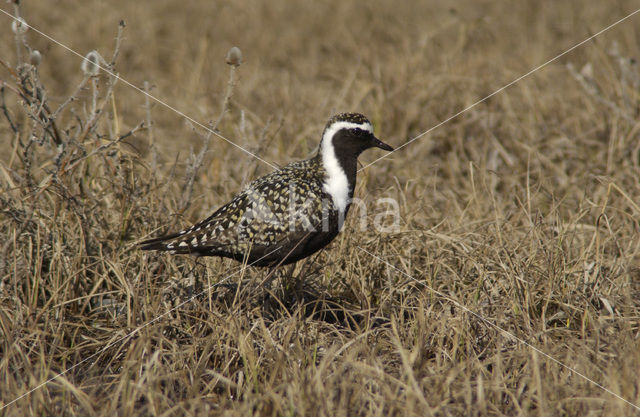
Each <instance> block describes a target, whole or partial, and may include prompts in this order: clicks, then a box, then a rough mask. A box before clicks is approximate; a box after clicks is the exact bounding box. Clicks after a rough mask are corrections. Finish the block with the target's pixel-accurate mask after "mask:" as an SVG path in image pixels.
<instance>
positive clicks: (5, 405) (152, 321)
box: [0, 247, 281, 411]
mask: <svg viewBox="0 0 640 417" xmlns="http://www.w3.org/2000/svg"><path fill="white" fill-rule="evenodd" d="M280 248H281V247H278V248H276V249H274V250H272V251H271V252H269V253H267V254H265V255H263V256H261V257H260V258H258V259H256V260H255V261H253V262H251V263H249V264H246V265H242V266H240V267H239V268H238V270H237V271H235V272H233V273H231V274H229V275H227V276H226V277H224V278H223V279H222V280H220V281H219V282H217V283H215V284H213V285H210V286H208V287H207V288H205V289H204V290H202V291H200V292H199V293H198V294H196V295H194V296H192V297H191V298H189V299H187V300H185V301H183V302H181V303H180V304H178V305H177V306H175V307H173V308H172V309H170V310H167V311H165V312H164V313H162V314H160V315H159V316H158V317H155V318H154V319H152V320H150V321H148V322H146V323H145V324H143V325H142V326H140V327H138V328H136V329H134V330H132V331H131V332H129V333H127V334H126V335H124V336H122V337H121V338H119V339H118V340H116V341H114V342H111V343H109V344H108V345H107V346H105V347H103V348H102V349H100V350H99V351H97V352H96V353H94V354H92V355H90V356H88V357H86V358H84V359H83V360H81V361H80V362H78V363H76V364H74V365H72V366H71V367H69V368H67V369H65V370H64V371H62V372H60V373H58V374H56V375H54V376H52V377H51V378H49V379H47V380H46V381H44V382H42V383H40V384H39V385H37V386H35V387H34V388H31V389H30V390H29V391H27V392H25V393H24V394H22V395H20V396H19V397H18V398H15V399H13V400H11V401H10V402H8V403H6V404H4V405H3V406H2V407H0V411H2V410H4V409H5V408H7V407H9V406H10V405H11V404H13V403H15V402H16V401H19V400H20V399H22V398H24V397H26V396H27V395H29V394H31V393H32V392H34V391H37V390H38V389H40V388H42V387H44V386H45V385H47V384H48V383H49V382H51V381H53V380H54V379H57V378H59V377H61V376H62V375H64V374H66V373H67V372H69V371H71V370H73V369H74V368H76V367H77V366H80V365H82V364H83V363H85V362H86V361H88V360H89V359H91V358H93V357H95V356H97V355H99V354H101V353H103V352H104V351H106V350H107V349H109V348H110V347H112V346H113V345H115V344H116V343H120V342H122V341H123V340H125V339H128V338H130V337H131V336H133V335H134V334H136V333H138V332H139V331H140V330H142V329H144V328H145V327H147V326H148V325H150V324H153V323H155V322H156V321H158V320H160V319H161V318H162V317H164V316H166V315H167V314H169V313H171V312H172V311H174V310H177V309H178V308H180V307H182V306H183V305H185V304H187V303H190V302H191V301H193V300H194V299H196V298H198V297H200V296H201V295H202V294H204V293H206V292H207V291H209V290H210V289H211V288H213V287H215V286H218V285H220V284H222V283H224V282H225V281H227V280H228V279H229V278H231V277H232V276H234V275H236V274H237V273H239V272H242V271H243V270H244V269H246V267H247V266H252V265H253V264H255V263H257V262H260V260H262V259H263V258H265V257H267V256H269V255H270V254H272V253H273V252H275V251H277V250H279V249H280Z"/></svg>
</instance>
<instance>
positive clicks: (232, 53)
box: [226, 46, 242, 67]
mask: <svg viewBox="0 0 640 417" xmlns="http://www.w3.org/2000/svg"><path fill="white" fill-rule="evenodd" d="M226 61H227V64H228V65H231V66H234V67H238V66H240V64H242V51H241V50H240V48H238V47H237V46H232V47H231V49H229V52H227V57H226Z"/></svg>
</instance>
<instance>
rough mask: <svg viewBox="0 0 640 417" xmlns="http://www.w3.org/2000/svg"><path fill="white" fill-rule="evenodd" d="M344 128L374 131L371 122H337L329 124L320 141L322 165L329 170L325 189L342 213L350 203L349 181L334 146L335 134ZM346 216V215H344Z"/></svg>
mask: <svg viewBox="0 0 640 417" xmlns="http://www.w3.org/2000/svg"><path fill="white" fill-rule="evenodd" d="M342 129H362V130H365V131H367V132H369V133H373V126H371V123H368V122H367V123H353V122H344V121H341V122H335V123H332V124H331V125H329V126H327V128H326V129H325V130H324V133H323V134H322V141H321V142H320V153H321V154H322V165H323V166H324V169H325V170H326V171H327V178H326V180H325V183H324V190H325V191H326V192H327V193H329V195H331V198H332V199H333V203H334V204H335V205H336V207H337V208H338V210H339V211H340V213H341V214H342V215H344V212H345V210H346V208H347V205H348V203H349V181H348V180H347V174H345V172H344V169H342V166H340V162H338V158H337V157H336V152H335V149H334V148H333V136H334V135H335V134H336V133H337V132H338V131H340V130H342ZM343 218H344V217H343Z"/></svg>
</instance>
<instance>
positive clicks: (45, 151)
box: [0, 0, 640, 416]
mask: <svg viewBox="0 0 640 417" xmlns="http://www.w3.org/2000/svg"><path fill="white" fill-rule="evenodd" d="M23 3H24V4H23V10H22V14H23V16H24V17H25V19H26V20H27V22H29V23H30V24H32V25H34V26H35V27H36V28H38V29H40V30H42V31H43V32H45V33H47V34H49V35H50V36H52V37H53V38H55V39H57V40H59V41H60V42H62V43H64V44H66V45H68V46H69V47H71V48H73V49H75V50H78V51H80V52H81V53H83V54H85V53H86V52H88V51H90V50H92V49H96V50H98V51H99V52H100V53H101V54H102V56H103V57H105V59H107V61H109V60H110V57H111V55H112V53H113V49H114V37H115V36H116V33H117V30H118V21H119V20H120V19H124V20H125V21H126V22H127V27H126V28H125V29H124V36H123V37H122V46H121V48H120V51H119V56H118V57H117V60H116V62H115V66H114V69H115V70H116V71H117V72H118V73H119V74H120V75H121V76H122V77H123V78H125V79H126V80H129V81H131V82H132V83H133V84H135V85H137V86H139V87H143V85H144V83H145V81H148V85H149V89H150V91H151V93H152V94H154V95H157V97H159V98H161V99H162V100H164V101H166V102H167V103H169V104H170V105H172V106H174V107H176V108H178V109H180V110H181V111H183V112H184V113H185V114H187V115H189V116H191V117H193V118H194V119H196V120H199V121H203V123H206V121H208V120H216V119H217V117H218V115H219V114H220V112H221V103H222V101H223V99H224V94H225V91H226V83H227V79H228V76H229V74H228V71H229V68H228V67H227V66H226V65H225V64H224V56H225V53H226V51H227V50H228V48H229V47H230V46H232V45H238V46H239V47H240V48H241V49H242V51H243V53H244V57H245V62H244V63H243V65H242V66H241V67H240V68H239V69H238V75H239V80H238V84H237V86H236V87H235V90H234V96H233V97H232V99H231V101H230V107H229V109H228V112H226V113H225V114H224V117H223V118H222V121H221V123H220V125H219V130H220V132H221V133H222V134H223V135H224V136H225V137H228V138H229V139H232V140H234V141H236V142H237V143H238V144H240V145H242V146H245V147H247V148H248V149H249V150H251V151H252V152H255V153H257V154H258V155H259V156H260V157H261V158H264V159H265V160H267V161H269V162H277V163H279V164H284V163H286V162H289V161H291V160H295V159H301V158H304V157H306V156H308V155H309V153H310V152H312V151H313V148H314V146H315V145H316V144H317V141H318V139H319V134H320V131H321V129H322V126H323V124H324V122H325V120H326V119H327V117H328V116H329V115H330V114H332V113H333V112H334V111H342V110H350V111H361V112H363V113H365V114H367V115H369V116H370V117H371V118H372V120H373V121H374V123H375V125H376V130H377V132H378V133H379V136H380V137H381V138H383V139H385V141H387V142H389V143H391V144H393V145H396V146H397V145H399V144H401V143H403V142H404V141H406V140H407V139H408V138H411V137H414V136H415V135H417V134H419V133H421V132H423V131H424V130H426V129H428V128H429V127H431V126H433V125H435V124H437V123H438V122H439V121H441V120H444V119H446V118H447V117H449V116H450V115H452V114H454V113H455V112H457V111H459V110H460V109H462V108H464V107H465V106H468V105H469V104H471V103H473V102H474V101H476V100H477V99H479V98H481V97H483V96H485V95H487V94H489V93H491V92H493V91H494V90H496V89H497V88H499V87H501V86H502V85H504V84H506V83H507V82H509V81H511V80H513V79H515V78H516V77H518V76H520V75H521V74H523V73H525V72H527V71H528V70H529V69H531V68H533V67H535V66H536V65H538V64H540V63H541V62H544V61H545V60H547V59H549V58H551V57H552V56H554V55H555V54H556V53H559V52H560V51H562V50H564V49H566V48H568V47H570V46H572V45H573V44H575V43H577V42H578V41H581V40H582V39H584V38H586V37H587V36H589V35H590V34H592V33H594V32H596V31H597V30H599V29H600V28H602V27H605V26H606V25H608V24H610V23H611V22H613V21H615V20H617V19H618V18H620V17H622V16H624V15H626V14H627V13H630V12H631V11H633V10H634V9H633V8H634V7H636V6H635V5H634V2H632V1H616V2H613V3H615V4H613V3H611V2H593V1H578V0H576V1H570V2H555V1H544V2H539V1H528V2H515V3H516V4H511V3H505V2H491V1H482V2H478V1H456V2H455V3H454V4H453V5H451V4H449V5H447V6H443V5H442V4H441V3H440V2H435V1H428V2H421V1H416V2H402V3H401V4H399V5H398V4H395V3H393V2H387V1H382V0H376V1H367V2H360V3H352V2H340V1H331V2H312V3H305V4H304V5H302V4H299V5H295V6H294V5H293V4H292V3H290V2H287V1H268V2H267V1H265V2H249V1H236V2H228V3H227V2H224V3H220V4H217V2H216V4H214V2H205V1H194V2H169V1H162V2H153V3H148V4H145V3H146V2H126V1H122V2H106V3H104V4H103V3H102V2H97V1H94V2H82V3H81V4H80V3H77V2H70V1H62V2H57V3H56V6H55V7H52V6H51V5H49V4H48V2H29V1H25V2H23ZM1 7H3V8H4V9H8V8H10V5H9V4H6V3H5V4H4V5H3V6H1ZM0 21H2V22H3V23H2V25H0V27H2V29H0V31H1V33H2V39H3V42H1V43H0V58H1V60H2V62H4V63H6V64H7V65H8V67H9V68H2V69H1V72H0V73H1V74H2V75H1V76H0V79H1V80H2V81H3V83H5V84H4V88H3V97H4V101H3V103H5V106H6V107H5V108H6V111H7V115H8V116H9V118H7V117H5V116H3V115H2V117H1V118H0V119H1V120H0V146H1V147H2V149H3V152H2V155H0V209H1V210H0V230H1V236H2V237H3V239H2V242H0V279H1V280H0V379H1V381H0V405H1V404H7V403H9V402H10V401H12V400H14V399H16V398H18V397H20V396H21V395H23V394H25V393H27V392H28V391H29V390H31V389H32V388H35V387H37V386H38V385H39V384H41V383H43V382H44V381H46V380H48V379H49V378H52V377H54V376H55V375H56V374H57V373H59V372H62V371H64V370H67V369H70V370H69V371H68V372H67V373H65V374H64V375H62V376H60V377H58V378H56V379H55V380H53V381H51V382H49V383H47V384H46V385H44V386H42V387H40V388H39V389H37V390H35V391H33V392H30V393H29V394H27V395H26V396H24V397H22V398H21V399H20V400H18V401H17V402H15V403H13V404H11V405H9V406H8V407H6V408H3V409H2V411H1V412H0V415H7V416H14V415H61V414H64V415H185V414H186V415H203V414H204V413H210V414H215V415H221V414H224V415H243V416H244V415H265V416H266V415H299V416H303V415H325V416H347V415H348V416H354V415H358V416H387V415H395V416H411V415H416V416H417V415H479V416H480V415H541V416H542V415H567V416H584V415H610V416H619V415H640V413H639V412H638V409H637V408H636V409H634V408H633V407H631V406H629V405H628V404H626V403H624V402H623V401H622V400H620V399H618V398H616V397H615V396H613V395H612V394H610V393H607V392H606V391H604V390H603V389H601V388H599V387H598V386H596V385H595V384H594V383H592V382H589V381H587V380H586V379H584V378H582V377H580V376H579V375H577V374H576V373H574V372H572V371H570V370H569V368H571V369H574V370H575V371H577V372H580V373H581V374H583V375H585V376H588V378H590V379H592V380H593V381H595V382H597V383H598V384H601V385H602V386H603V387H606V388H607V389H609V390H611V391H612V392H614V393H616V394H617V395H619V396H621V397H623V398H625V399H626V400H628V401H630V402H632V403H635V404H640V377H639V374H638V369H640V348H639V343H638V335H639V333H638V332H639V330H640V329H639V320H640V239H638V233H639V231H640V182H639V181H638V178H640V133H639V131H640V124H639V123H638V113H639V104H640V101H639V96H638V91H639V90H638V89H639V87H640V73H639V72H638V66H637V64H636V62H635V61H634V60H633V59H632V58H633V57H637V56H640V50H639V49H638V44H639V43H640V33H639V32H638V30H637V27H638V17H637V16H636V17H634V18H632V19H630V20H629V21H627V22H625V23H623V24H620V25H619V26H617V27H615V28H613V29H611V30H610V31H608V32H607V33H605V34H603V35H601V36H600V37H598V38H597V39H596V40H595V41H593V42H590V43H588V44H586V45H584V46H582V47H581V48H579V49H578V50H576V51H574V52H572V53H571V54H569V55H567V56H566V57H563V58H562V59H560V60H558V61H556V62H554V63H552V64H551V65H549V66H547V67H545V68H544V69H541V70H540V71H538V72H536V73H535V74H533V75H532V76H530V77H528V78H527V79H525V80H522V81H521V82H519V83H517V84H516V85H514V86H513V87H511V88H509V89H507V90H506V91H503V92H502V93H500V94H499V95H496V96H494V97H493V98H491V99H490V100H488V101H486V102H484V103H482V104H480V105H478V106H476V107H474V108H473V109H472V110H470V111H468V112H466V113H465V114H464V115H463V116H461V117H458V118H456V119H454V120H452V121H450V122H449V123H447V124H445V125H443V126H441V127H440V128H438V129H436V130H434V131H433V132H432V133H431V134H430V135H428V136H426V137H424V138H421V139H420V140H418V141H416V142H414V143H412V144H411V145H409V146H407V147H406V148H405V149H403V150H401V151H399V152H397V153H394V154H393V155H392V156H390V157H389V158H387V159H384V160H382V161H379V162H377V163H376V164H374V165H372V166H371V167H369V168H367V169H366V170H364V171H363V172H361V173H360V176H359V185H358V189H357V195H358V196H359V197H361V198H364V199H365V200H366V201H367V204H369V210H368V211H369V215H370V216H371V217H373V216H375V214H376V213H377V212H376V210H377V206H376V204H375V198H377V197H392V198H395V199H397V200H398V201H399V202H400V208H401V215H402V221H401V224H400V228H399V230H398V231H396V232H394V233H383V234H381V233H377V232H375V230H373V229H372V230H367V231H363V232H359V231H358V230H357V229H358V228H357V221H356V216H353V215H352V216H351V218H350V220H349V222H348V224H347V226H346V230H345V232H344V233H342V234H341V235H340V236H339V238H338V239H336V241H335V242H334V243H332V245H331V246H330V247H329V248H328V249H327V250H325V251H323V252H322V253H321V254H320V255H319V256H317V257H314V258H313V259H310V260H306V261H303V262H300V263H299V265H298V266H297V267H296V269H295V271H290V272H289V273H288V274H287V276H285V277H284V278H283V279H282V281H281V282H280V283H279V284H278V285H276V286H274V292H273V293H272V294H267V293H266V292H265V291H263V290H262V289H261V288H259V287H257V285H256V282H258V281H259V280H261V279H263V278H264V274H265V273H264V272H263V271H261V270H254V269H251V268H249V269H246V270H241V271H240V272H238V271H239V269H238V268H239V266H238V264H235V263H233V262H231V261H222V260H217V259H207V260H204V261H200V262H199V263H196V262H194V260H193V259H190V258H187V257H179V256H175V257H172V256H167V255H157V254H143V253H141V252H140V251H138V250H137V249H136V248H135V242H136V241H138V240H140V239H142V238H145V237H150V236H154V235H157V234H158V233H160V232H162V231H165V230H168V229H170V228H175V227H178V226H181V225H187V224H189V223H190V222H192V221H195V220H198V219H199V218H201V217H202V216H204V215H206V214H207V213H208V212H209V211H210V210H211V209H212V208H214V207H216V206H218V205H219V204H221V203H223V202H224V201H226V200H227V199H228V198H229V197H230V196H231V195H232V194H233V193H234V192H235V191H236V190H238V188H239V187H240V186H241V185H242V184H243V183H244V182H245V181H246V180H247V179H248V178H249V177H255V176H257V175H260V174H262V173H265V172H268V171H269V170H270V168H269V167H268V166H267V165H266V164H262V163H260V162H258V161H257V160H255V159H253V158H251V157H249V156H247V155H246V154H244V153H243V152H242V151H240V150H238V149H236V148H234V147H233V146H231V145H229V144H227V143H225V142H224V141H222V140H219V139H217V138H215V137H212V138H211V139H210V141H209V142H208V145H206V143H207V140H206V137H205V135H204V134H202V129H200V128H197V127H196V128H195V130H194V129H192V127H191V126H189V124H185V123H184V119H183V118H181V117H180V116H178V115H177V114H175V113H174V112H172V111H170V110H168V109H166V108H165V107H163V106H162V105H160V104H158V103H155V102H149V103H147V102H146V100H145V97H144V96H143V95H142V94H141V93H140V92H138V91H136V90H134V89H132V88H131V87H129V86H127V85H125V84H124V83H123V82H117V83H115V84H113V80H112V78H111V77H109V76H107V75H105V74H104V73H102V74H101V75H100V76H99V77H98V78H95V79H91V80H87V81H86V83H85V85H84V88H83V89H81V90H80V91H77V94H76V90H77V88H78V85H79V84H80V83H81V81H82V79H83V75H82V72H81V71H80V59H79V58H78V57H77V56H74V55H72V54H71V53H69V52H68V51H66V50H64V49H63V48H61V47H59V46H57V45H55V44H53V43H51V42H50V41H48V40H47V39H45V38H43V37H41V36H39V35H37V34H36V33H35V32H34V31H29V32H27V34H26V40H27V42H28V44H29V45H30V46H32V47H34V48H37V49H39V50H40V51H41V52H42V55H43V60H42V63H41V64H40V66H39V68H38V72H37V75H36V74H35V73H34V72H31V73H29V68H28V67H22V74H23V81H20V80H18V79H17V78H16V76H18V73H17V71H18V70H17V68H18V66H17V63H18V61H17V60H18V57H17V54H16V45H15V42H14V39H13V37H12V35H13V34H12V33H11V31H10V27H9V26H10V25H9V22H10V20H9V18H8V17H7V16H4V15H3V16H0ZM21 49H22V59H25V57H26V56H28V54H27V53H26V51H25V48H24V47H22V48H21ZM12 71H13V73H12ZM94 84H95V88H96V89H95V91H96V107H97V108H102V111H101V112H100V113H99V114H98V115H97V116H96V115H95V113H94V112H93V111H92V108H93V94H94V93H93V85H94ZM34 85H37V86H38V88H39V89H40V90H39V91H41V93H42V94H40V96H37V95H36V94H31V96H29V91H31V92H32V93H33V91H34V88H33V87H34ZM111 87H113V89H111ZM18 94H22V95H23V96H24V97H22V98H20V97H18ZM74 94H76V100H74V101H72V102H70V103H68V104H67V105H65V106H64V108H63V109H62V110H61V111H60V112H59V114H57V115H56V116H57V117H56V119H55V124H56V127H57V130H58V133H57V135H58V136H57V139H55V140H58V141H59V142H60V143H61V145H60V146H57V145H56V144H55V140H54V133H53V130H52V128H51V126H50V125H47V123H46V114H47V110H46V109H45V110H44V113H41V111H42V110H43V109H42V107H41V104H42V103H47V106H48V108H49V110H50V112H55V111H56V109H58V108H59V107H60V106H61V105H62V104H63V103H64V102H65V101H66V100H67V98H69V97H70V96H72V95H74ZM100 106H102V107H100ZM43 114H45V116H43ZM48 114H51V113H48ZM43 117H45V119H44V120H45V122H43V121H42V120H43ZM9 119H10V120H11V122H9ZM150 122H151V123H150ZM141 123H144V125H143V126H141ZM45 126H47V127H46V128H45ZM47 129H48V133H47ZM136 129H137V130H136ZM131 130H135V132H133V134H132V135H130V136H128V135H127V133H128V132H130V131H131ZM205 146H206V147H205ZM203 149H205V151H206V152H202V150H203ZM377 156H379V153H376V152H369V153H368V154H366V155H364V157H363V158H362V161H363V162H364V163H365V164H366V163H367V161H372V160H373V159H374V158H376V157H377ZM352 214H353V213H352ZM372 254H373V255H375V257H374V256H372ZM222 281H224V282H226V283H241V284H242V285H240V286H239V287H234V286H227V287H221V288H218V289H216V290H215V291H213V290H211V289H210V285H212V284H214V283H218V282H222ZM234 290H235V291H234ZM199 292H202V293H201V294H199V295H198V296H197V297H195V298H193V299H191V298H190V297H192V296H193V295H197V294H198V293H199ZM188 300H191V301H188ZM184 301H188V302H187V303H185V304H180V303H182V302H184ZM458 303H459V304H458ZM459 305H463V306H465V307H466V308H467V309H468V310H465V309H464V308H460V307H459ZM176 306H177V307H178V308H173V307H176ZM470 311H472V312H474V313H475V314H472V313H470ZM476 314H477V315H476ZM479 317H482V318H483V319H481V318H479ZM485 320H486V321H485ZM494 325H495V326H498V327H499V328H501V329H504V330H505V331H508V332H510V333H511V334H512V335H514V336H516V337H517V338H519V339H521V340H523V341H526V343H528V344H530V345H532V346H535V347H536V348H537V349H539V350H540V351H541V352H544V353H545V354H548V355H550V356H551V357H553V358H555V359H556V360H557V361H559V362H561V363H562V364H563V365H561V364H560V363H559V362H556V361H553V360H551V359H549V358H548V357H546V356H544V355H542V354H541V353H540V352H539V351H536V350H534V349H532V348H531V347H529V346H527V345H525V344H523V343H520V342H518V341H517V340H516V339H514V338H512V337H510V336H508V335H506V334H504V333H502V332H501V331H499V330H497V329H496V327H494ZM133 331H135V332H134V333H131V332H133ZM128 335H130V337H129V336H128Z"/></svg>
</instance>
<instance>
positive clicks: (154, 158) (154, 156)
mask: <svg viewBox="0 0 640 417" xmlns="http://www.w3.org/2000/svg"><path fill="white" fill-rule="evenodd" d="M143 88H144V92H145V93H147V94H145V96H144V110H145V115H146V117H147V119H146V121H147V124H146V127H147V138H148V139H149V142H148V146H149V152H150V153H151V174H152V175H153V177H154V178H155V177H156V175H157V169H158V150H157V148H156V144H155V141H154V137H153V119H152V118H151V100H150V99H149V94H150V93H151V86H150V85H149V81H145V82H144V85H143Z"/></svg>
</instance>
